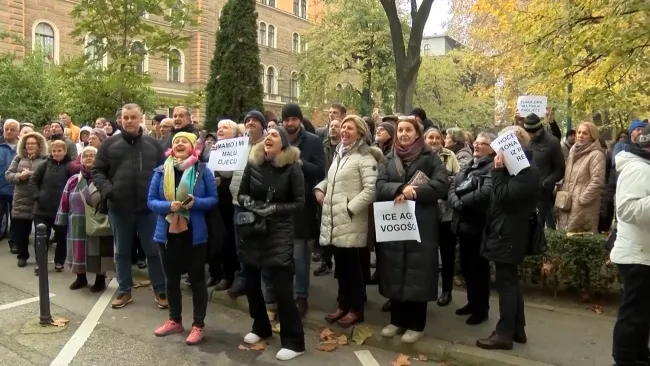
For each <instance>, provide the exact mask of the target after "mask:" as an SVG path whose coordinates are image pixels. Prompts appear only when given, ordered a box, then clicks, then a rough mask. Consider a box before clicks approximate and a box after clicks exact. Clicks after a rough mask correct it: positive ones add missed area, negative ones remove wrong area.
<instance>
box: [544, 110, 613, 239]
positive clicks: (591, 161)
mask: <svg viewBox="0 0 650 366" xmlns="http://www.w3.org/2000/svg"><path fill="white" fill-rule="evenodd" d="M576 136H577V138H576V143H575V145H574V146H573V147H572V148H571V152H570V153H569V159H568V160H567V165H566V173H565V175H564V183H563V184H562V188H560V189H559V190H558V197H557V198H556V204H555V205H556V207H558V209H559V213H558V225H557V228H558V230H560V231H563V232H566V233H582V232H593V233H597V232H598V216H599V213H600V202H601V200H600V198H601V193H602V190H603V186H604V184H605V152H604V151H603V149H602V148H601V147H600V141H598V137H599V134H598V127H596V125H594V124H593V123H591V122H582V123H581V124H580V125H578V128H577V130H576ZM534 154H535V153H534V152H533V157H534V156H535V155H534Z"/></svg>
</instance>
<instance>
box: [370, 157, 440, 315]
mask: <svg viewBox="0 0 650 366" xmlns="http://www.w3.org/2000/svg"><path fill="white" fill-rule="evenodd" d="M393 154H394V153H390V154H388V156H387V157H386V163H385V165H384V166H383V167H382V168H380V172H379V176H378V177H377V201H378V202H383V201H392V200H394V199H395V197H396V196H398V195H399V194H400V193H401V191H402V189H403V188H404V187H405V186H406V183H407V182H409V181H410V180H411V178H413V176H414V175H415V174H416V173H417V172H418V171H421V172H422V173H424V174H426V175H427V177H429V178H430V180H429V184H428V185H426V186H421V187H418V188H417V190H416V191H417V197H416V199H415V216H416V217H417V222H418V228H419V229H420V239H421V241H422V242H421V243H418V242H417V241H414V240H411V241H392V242H382V243H377V246H376V247H375V252H376V253H377V271H379V272H378V274H379V279H380V281H379V293H381V294H382V295H383V296H384V297H387V298H389V299H394V300H399V301H418V302H428V301H433V300H435V299H437V298H438V226H437V222H438V199H441V198H443V197H445V195H446V194H447V187H448V185H449V183H448V182H449V181H448V178H447V170H446V169H445V166H444V165H442V161H441V160H440V157H438V154H436V153H434V152H433V151H431V150H430V149H426V150H425V151H423V152H422V154H420V156H419V157H418V158H417V159H416V160H415V161H414V162H413V163H412V164H411V165H410V166H408V167H404V169H405V171H406V174H405V175H403V176H400V174H399V173H398V171H397V165H396V160H395V156H394V155H393Z"/></svg>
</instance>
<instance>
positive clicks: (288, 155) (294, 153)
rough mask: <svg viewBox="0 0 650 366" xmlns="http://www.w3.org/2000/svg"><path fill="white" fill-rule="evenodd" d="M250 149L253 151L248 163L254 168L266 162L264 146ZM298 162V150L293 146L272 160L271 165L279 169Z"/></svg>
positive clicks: (259, 145) (261, 144)
mask: <svg viewBox="0 0 650 366" xmlns="http://www.w3.org/2000/svg"><path fill="white" fill-rule="evenodd" d="M252 149H253V151H251V154H250V157H249V159H248V161H249V162H250V163H251V164H253V165H255V166H261V165H262V164H264V161H265V160H266V159H265V154H264V144H263V143H258V144H255V145H254V146H253V147H252ZM298 161H300V149H298V148H297V147H294V146H289V147H287V148H286V149H284V150H282V151H281V152H280V153H279V154H278V155H277V156H276V157H275V158H273V165H275V166H277V167H280V168H281V167H284V166H287V165H289V164H293V163H296V162H298Z"/></svg>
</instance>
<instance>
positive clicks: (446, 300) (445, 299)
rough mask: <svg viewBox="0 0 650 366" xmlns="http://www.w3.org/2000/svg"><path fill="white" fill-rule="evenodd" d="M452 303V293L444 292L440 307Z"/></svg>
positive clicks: (441, 295) (439, 300)
mask: <svg viewBox="0 0 650 366" xmlns="http://www.w3.org/2000/svg"><path fill="white" fill-rule="evenodd" d="M450 302H451V291H443V292H442V294H440V297H439V298H438V306H447V305H449V303H450Z"/></svg>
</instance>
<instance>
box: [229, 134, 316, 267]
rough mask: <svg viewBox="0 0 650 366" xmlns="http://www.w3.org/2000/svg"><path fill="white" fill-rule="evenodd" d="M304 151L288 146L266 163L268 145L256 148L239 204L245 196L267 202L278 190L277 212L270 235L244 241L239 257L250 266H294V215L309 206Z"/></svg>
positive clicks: (269, 225) (270, 218)
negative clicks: (304, 177)
mask: <svg viewBox="0 0 650 366" xmlns="http://www.w3.org/2000/svg"><path fill="white" fill-rule="evenodd" d="M299 161H300V151H299V150H298V149H297V148H295V147H288V148H287V149H285V150H284V151H282V152H281V153H280V154H278V156H276V157H275V158H274V159H273V161H266V160H265V155H264V144H257V145H255V146H254V147H253V151H252V152H251V158H250V160H249V161H248V165H246V169H245V170H244V175H243V176H242V180H241V185H240V186H239V196H238V199H239V204H240V205H241V206H242V207H243V202H244V197H245V196H250V198H251V199H252V200H253V201H256V202H265V201H266V196H267V193H268V190H269V187H273V188H274V189H275V194H274V195H273V199H272V200H271V202H272V203H274V204H275V207H276V209H275V213H273V214H272V215H269V216H267V217H266V234H265V235H263V236H252V237H248V238H244V239H243V241H242V243H241V246H240V248H239V253H238V254H239V258H240V259H241V261H242V262H243V263H244V264H246V265H251V266H260V267H262V268H273V267H289V266H292V265H293V240H294V216H295V215H297V214H300V213H301V212H302V209H303V207H304V205H305V184H304V181H303V175H302V169H301V168H300V163H299Z"/></svg>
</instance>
